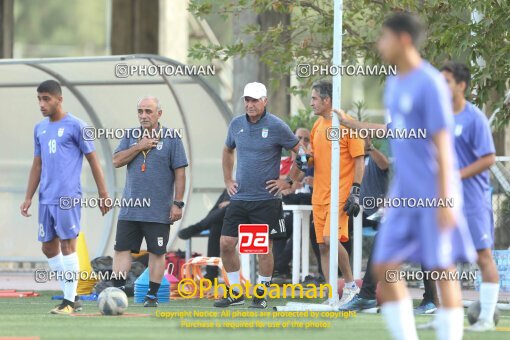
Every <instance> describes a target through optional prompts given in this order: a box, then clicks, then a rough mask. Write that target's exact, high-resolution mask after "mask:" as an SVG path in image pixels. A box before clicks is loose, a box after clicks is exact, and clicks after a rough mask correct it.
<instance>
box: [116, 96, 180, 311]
mask: <svg viewBox="0 0 510 340" xmlns="http://www.w3.org/2000/svg"><path fill="white" fill-rule="evenodd" d="M137 112H138V121H139V123H140V127H139V128H134V129H133V130H136V129H140V132H141V136H140V137H138V136H136V135H135V134H134V133H133V134H127V135H126V136H125V137H124V138H123V139H122V140H121V142H120V144H119V146H118V147H117V149H115V152H114V154H113V165H114V166H115V167H116V168H120V167H123V166H126V173H127V174H126V185H125V187H124V193H123V194H122V198H123V199H126V200H129V199H133V200H136V199H138V200H142V199H146V198H148V199H150V206H148V207H122V208H121V209H120V213H119V220H118V222H117V233H116V235H115V246H114V249H115V254H114V257H113V273H114V274H115V275H116V277H115V279H114V280H113V285H114V286H115V287H118V288H120V289H123V290H124V288H125V284H126V280H125V278H126V275H127V273H128V272H129V270H130V269H131V263H132V260H131V252H133V253H139V252H140V246H141V245H142V241H143V239H144V238H145V242H146V243H147V250H148V251H149V290H148V292H147V294H146V295H145V298H144V302H143V306H144V307H158V298H157V295H158V291H159V288H160V286H161V280H162V279H163V275H164V273H165V253H166V245H167V243H168V237H169V235H170V225H171V224H172V223H174V222H177V221H179V220H180V219H181V217H182V209H183V208H184V202H183V201H182V200H183V197H184V189H185V187H186V167H187V166H188V160H187V158H186V153H185V151H184V145H183V144H182V140H181V139H180V138H179V137H178V136H177V135H175V134H173V133H172V130H171V129H168V128H166V127H164V126H161V124H160V123H159V119H160V118H161V115H162V114H163V110H161V105H160V102H159V99H158V98H157V97H154V96H146V97H143V98H141V99H140V100H139V101H138V104H137ZM133 130H132V131H133ZM174 190H175V191H174Z"/></svg>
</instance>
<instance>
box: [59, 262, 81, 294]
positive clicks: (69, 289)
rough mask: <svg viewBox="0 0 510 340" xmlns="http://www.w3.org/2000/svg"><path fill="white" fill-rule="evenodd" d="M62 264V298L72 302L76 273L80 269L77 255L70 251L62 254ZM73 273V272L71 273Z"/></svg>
mask: <svg viewBox="0 0 510 340" xmlns="http://www.w3.org/2000/svg"><path fill="white" fill-rule="evenodd" d="M62 262H63V264H64V278H65V279H66V280H65V281H64V299H66V300H69V301H71V302H74V299H75V297H76V288H78V273H79V271H80V262H79V261H78V255H77V254H76V253H72V254H69V255H64V256H62ZM71 273H73V274H71Z"/></svg>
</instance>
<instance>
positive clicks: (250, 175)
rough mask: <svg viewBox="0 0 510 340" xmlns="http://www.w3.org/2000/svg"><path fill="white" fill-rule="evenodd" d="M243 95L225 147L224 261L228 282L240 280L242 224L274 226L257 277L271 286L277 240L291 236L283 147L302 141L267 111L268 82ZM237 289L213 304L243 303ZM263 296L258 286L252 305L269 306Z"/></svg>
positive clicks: (288, 183)
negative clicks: (283, 198)
mask: <svg viewBox="0 0 510 340" xmlns="http://www.w3.org/2000/svg"><path fill="white" fill-rule="evenodd" d="M242 99H243V101H244V107H245V110H246V112H245V113H244V114H241V115H239V116H237V117H235V118H234V119H233V120H232V121H231V122H230V125H229V127H228V134H227V140H226V141H225V148H224V149H223V178H224V181H225V186H226V187H227V191H228V193H229V195H230V196H231V201H230V205H229V206H228V207H227V211H226V213H225V219H224V221H223V228H222V230H221V240H220V248H221V259H222V262H223V266H224V268H225V270H226V271H227V275H228V281H229V284H230V285H231V286H232V285H234V284H239V283H240V276H239V269H240V263H239V254H238V253H237V251H236V245H237V242H238V236H239V235H238V228H239V224H267V225H269V252H268V253H267V254H259V255H258V256H259V258H258V260H259V275H258V279H257V283H258V284H259V283H261V284H264V285H266V286H267V287H269V285H270V284H271V276H272V274H273V266H274V260H273V254H272V250H271V247H272V239H275V238H281V237H286V231H285V224H284V219H283V209H282V201H281V194H280V192H281V191H282V190H284V189H287V188H289V187H290V186H291V184H292V181H291V180H290V179H288V180H281V179H279V175H280V159H281V155H282V148H285V149H287V150H293V151H294V152H298V144H299V140H298V139H297V137H296V136H294V134H293V133H292V131H291V130H290V128H289V127H288V126H287V124H285V123H284V122H283V121H282V120H281V119H280V118H278V117H276V116H275V115H273V114H271V113H269V112H267V111H266V105H267V90H266V87H265V86H264V84H261V83H249V84H247V85H246V86H245V88H244V94H243V97H242ZM235 151H237V152H235ZM235 154H237V168H236V178H235V179H234V178H233V176H232V174H233V167H234V159H235ZM232 288H233V289H232V291H233V293H234V294H230V292H231V290H230V289H229V293H228V294H227V295H226V297H225V298H223V299H221V300H217V301H216V302H215V303H214V306H215V307H228V306H231V305H240V304H244V296H243V295H242V294H236V290H235V289H234V287H232ZM266 291H267V289H266ZM237 293H240V292H237ZM263 294H264V291H263V290H261V289H260V288H258V289H257V291H256V293H255V294H254V297H253V301H252V303H251V305H250V307H252V308H266V307H267V299H266V298H265V297H261V296H263ZM239 295H240V296H239ZM257 296H259V297H257Z"/></svg>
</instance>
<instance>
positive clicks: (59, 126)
mask: <svg viewBox="0 0 510 340" xmlns="http://www.w3.org/2000/svg"><path fill="white" fill-rule="evenodd" d="M37 100H38V101H39V108H40V110H41V113H42V114H43V116H44V117H45V118H44V119H43V120H42V121H41V122H39V123H38V124H37V125H36V126H35V129H34V146H35V151H34V161H33V163H32V168H31V170H30V177H29V179H28V187H27V191H26V194H25V201H24V202H23V203H22V204H21V207H20V209H21V215H23V216H25V217H30V216H31V215H30V214H29V213H28V209H29V208H30V206H31V204H32V197H33V196H34V194H35V191H36V190H37V187H38V186H39V241H41V242H42V251H43V253H44V255H46V257H47V258H48V264H49V266H50V269H51V270H52V271H55V272H60V273H61V274H60V275H59V276H58V277H60V278H62V277H63V275H64V274H63V273H71V272H72V273H78V272H79V270H80V265H79V262H78V255H77V254H76V238H77V237H78V234H79V233H80V216H81V207H80V205H77V206H72V205H70V203H71V200H73V199H75V198H81V184H80V175H81V168H82V161H83V155H85V157H86V158H87V161H88V162H89V164H90V168H91V170H92V175H93V176H94V180H95V182H96V185H97V190H98V192H99V197H100V198H102V199H103V200H100V206H99V209H100V210H101V213H102V214H103V215H104V214H106V213H107V212H108V210H109V207H106V206H105V205H104V202H105V201H104V199H106V198H108V193H107V191H106V184H105V181H104V176H103V171H102V170H101V167H100V165H99V160H98V159H97V156H96V153H95V151H94V150H95V149H94V143H93V142H92V141H87V140H85V139H84V138H83V135H82V129H83V128H84V127H86V124H85V123H84V122H83V121H82V120H80V119H78V118H76V117H75V116H73V115H72V114H71V113H69V112H65V111H64V110H63V109H62V101H63V98H62V89H61V88H60V84H59V83H57V82H56V81H54V80H47V81H44V82H42V83H41V84H40V85H39V87H38V88H37ZM39 184H40V185H39ZM62 254H63V255H62ZM70 276H71V274H66V275H65V278H66V280H64V281H62V280H59V283H60V286H61V288H62V290H63V292H64V300H63V301H62V303H61V304H60V305H58V306H56V307H55V308H54V309H52V310H51V313H52V314H71V313H72V312H73V311H78V310H80V309H81V304H80V303H79V302H78V301H77V300H76V303H75V299H76V298H77V296H76V288H77V286H78V276H77V274H74V275H73V277H71V279H69V277H70Z"/></svg>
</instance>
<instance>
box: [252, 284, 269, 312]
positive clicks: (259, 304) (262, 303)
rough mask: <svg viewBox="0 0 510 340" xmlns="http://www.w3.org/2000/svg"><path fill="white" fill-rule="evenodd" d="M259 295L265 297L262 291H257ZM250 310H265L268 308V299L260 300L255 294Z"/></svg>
mask: <svg viewBox="0 0 510 340" xmlns="http://www.w3.org/2000/svg"><path fill="white" fill-rule="evenodd" d="M257 295H258V296H262V295H264V291H263V290H262V289H257ZM249 308H259V309H264V308H267V299H266V298H258V297H256V296H255V294H253V300H252V301H251V305H250V306H249Z"/></svg>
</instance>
